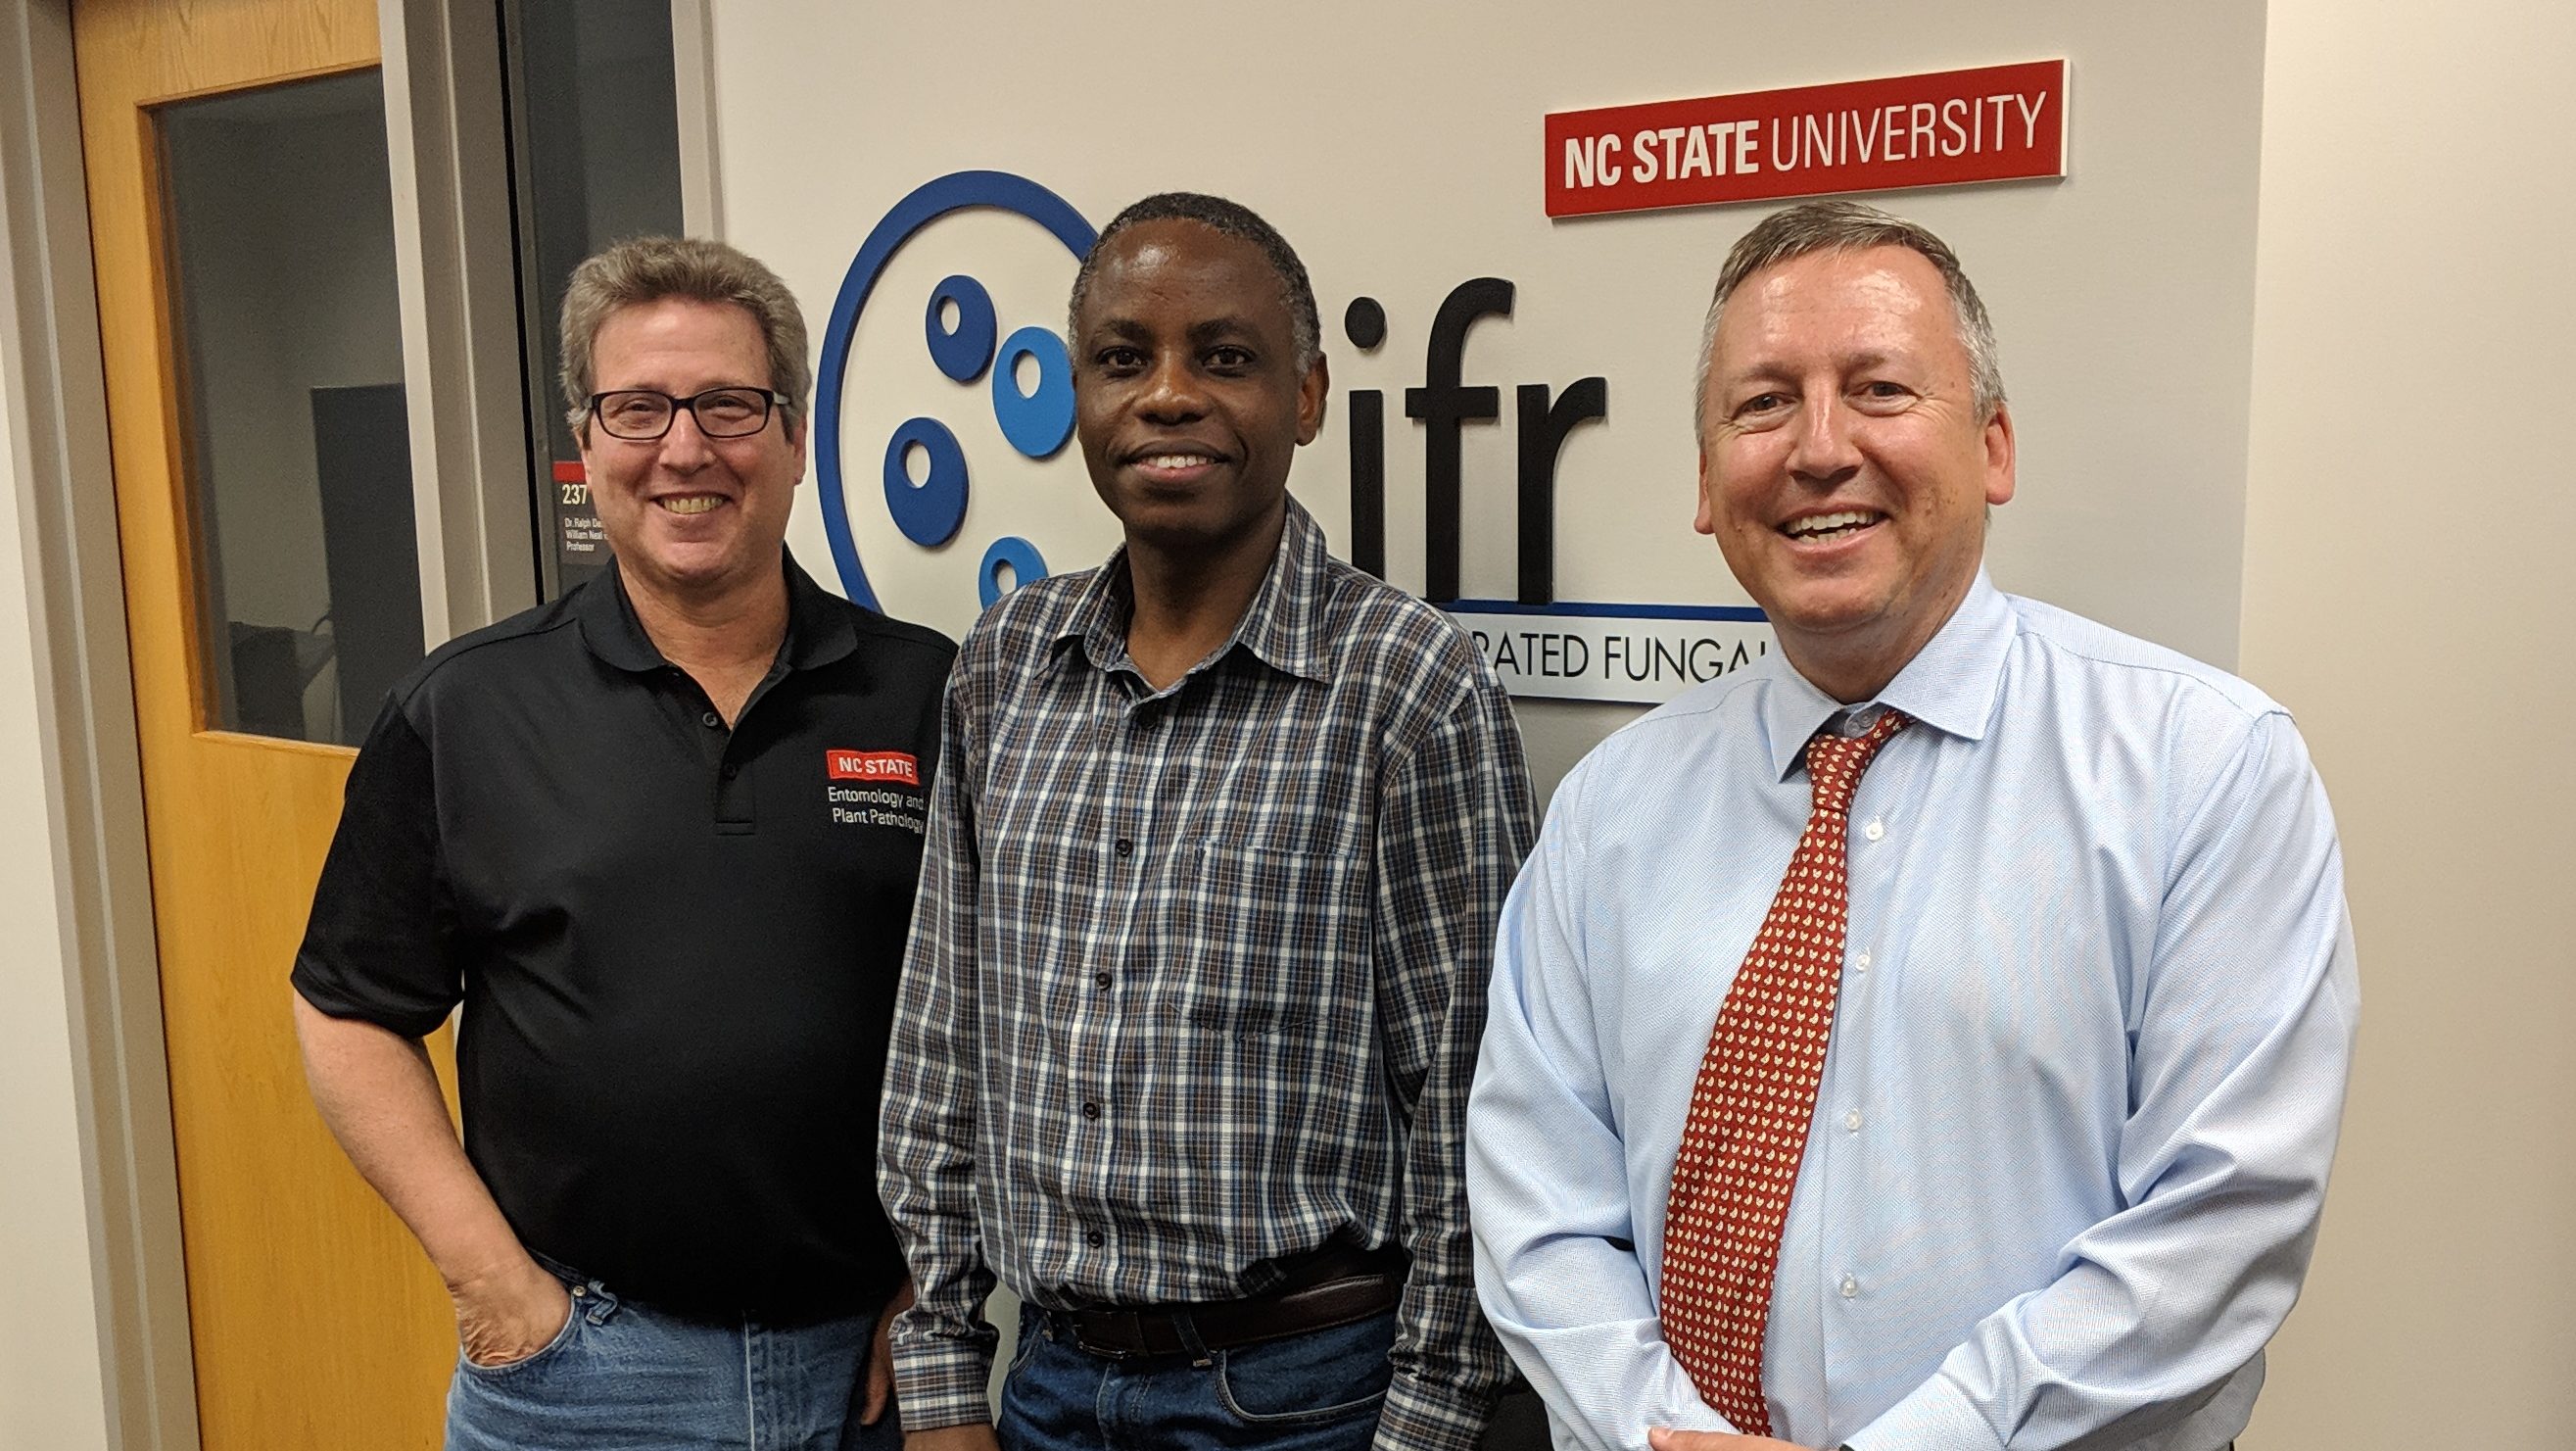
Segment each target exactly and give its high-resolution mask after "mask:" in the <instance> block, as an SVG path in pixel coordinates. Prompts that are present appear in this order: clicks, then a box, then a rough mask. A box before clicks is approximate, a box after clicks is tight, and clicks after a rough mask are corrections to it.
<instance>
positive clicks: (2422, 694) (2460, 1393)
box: [2243, 0, 2576, 1451]
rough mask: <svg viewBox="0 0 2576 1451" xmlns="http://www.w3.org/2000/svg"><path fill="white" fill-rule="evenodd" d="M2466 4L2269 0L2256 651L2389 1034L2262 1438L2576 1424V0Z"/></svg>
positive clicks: (2254, 438) (2248, 584) (2459, 1438)
mask: <svg viewBox="0 0 2576 1451" xmlns="http://www.w3.org/2000/svg"><path fill="white" fill-rule="evenodd" d="M2435 13H2437V12H2434V11H2432V10H2428V9H2421V8H2419V7H2414V6H2396V5H2386V4H2382V5H2374V6H2354V5H2350V4H2346V3H2338V0H2273V3H2272V6H2271V34H2270V46H2269V56H2268V61H2267V66H2266V80H2265V97H2264V100H2265V104H2264V129H2263V189H2262V213H2261V234H2260V244H2259V247H2258V249H2257V264H2256V302H2255V345H2254V413H2253V425H2252V435H2251V448H2250V454H2251V458H2250V468H2249V479H2248V489H2247V492H2248V498H2249V505H2248V517H2247V529H2246V541H2245V621H2244V644H2243V650H2244V653H2243V668H2244V670H2245V673H2246V674H2247V675H2249V676H2251V677H2252V678H2253V679H2254V680H2256V681H2257V682H2259V683H2261V684H2262V685H2263V686H2264V687H2265V688H2266V689H2268V690H2270V691H2272V692H2273V693H2274V694H2275V695H2276V696H2278V697H2279V698H2280V699H2281V700H2283V701H2284V702H2286V703H2287V704H2288V705H2289V706H2290V708H2291V709H2292V710H2294V711H2296V712H2297V713H2298V716H2299V719H2300V723H2301V725H2302V727H2303V729H2304V730H2305V731H2306V733H2307V737H2308V740H2309V742H2310V744H2311V745H2312V747H2313V748H2314V750H2315V754H2316V759H2317V764H2318V766H2319V767H2320V769H2322V770H2323V772H2324V774H2325V778H2326V785H2327V789H2328V791H2329V792H2330V793H2331V794H2332V796H2333V798H2334V804H2335V810H2336V815H2337V818H2338V820H2339V821H2340V824H2341V826H2342V830H2343V840H2344V851H2345V856H2346V867H2347V870H2348V872H2349V890H2350V895H2351V899H2352V904H2353V917H2354V922H2355V930H2356V933H2357V934H2358V937H2359V940H2360V946H2361V967H2362V1033H2361V1040H2362V1041H2361V1058H2360V1064H2359V1071H2358V1075H2357V1077H2356V1079H2355V1082H2354V1087H2353V1094H2352V1099H2351V1103H2350V1107H2349V1108H2348V1110H2347V1112H2346V1115H2345V1126H2344V1140H2343V1149H2342V1153H2341V1155H2340V1157H2339V1159H2338V1161H2337V1165H2336V1171H2335V1184H2334V1189H2333V1193H2332V1197H2331V1198H2330V1200H2329V1202H2328V1206H2327V1212H2326V1225H2325V1232H2324V1236H2323V1239H2322V1241H2321V1243H2320V1244H2319V1247H2318V1251H2317V1259H2316V1265H2315V1269H2314V1271H2313V1272H2312V1274H2311V1276H2310V1278H2309V1283H2308V1294H2307V1297H2306V1299H2305V1300H2304V1301H2303V1302H2302V1303H2301V1304H2300V1306H2299V1308H2298V1311H2297V1313H2295V1314H2294V1315H2293V1316H2292V1317H2291V1319H2290V1323H2289V1326H2288V1328H2287V1329H2286V1330H2285V1331H2284V1332H2283V1333H2282V1335H2281V1337H2280V1339H2279V1341H2278V1342H2277V1345H2276V1349H2275V1353H2274V1356H2273V1361H2272V1388H2271V1389H2270V1391H2268V1392H2267V1393H2266V1395H2265V1396H2264V1399H2263V1401H2262V1403H2261V1405H2260V1407H2259V1409H2258V1410H2257V1411H2256V1414H2255V1420H2254V1427H2253V1432H2252V1434H2250V1435H2249V1436H2247V1438H2246V1440H2245V1446H2246V1451H2303V1448H2308V1447H2356V1448H2373V1447H2401V1446H2404V1447H2411V1446H2416V1445H2423V1444H2442V1445H2455V1446H2477V1447H2488V1448H2494V1451H2544V1448H2548V1451H2555V1448H2561V1447H2564V1446H2566V1445H2568V1444H2569V1442H2570V1441H2571V1439H2576V1431H2571V1430H2570V1426H2571V1424H2576V1373H2571V1370H2576V1052H2571V1051H2570V1048H2569V1042H2568V1040H2569V1035H2570V1032H2571V1030H2576V946H2571V940H2576V939H2571V937H2570V934H2569V927H2568V923H2567V921H2566V914H2565V912H2564V910H2563V909H2562V908H2561V906H2560V904H2561V903H2562V902H2563V901H2564V900H2565V899H2566V898H2567V896H2568V894H2569V888H2568V881H2567V877H2568V873H2569V871H2570V870H2571V869H2576V753H2571V751H2570V749H2569V747H2570V741H2571V737H2576V683H2571V676H2570V673H2569V664H2570V656H2571V650H2570V646H2569V638H2568V632H2569V630H2570V628H2571V626H2576V574H2571V571H2570V568H2569V559H2570V548H2571V544H2576V468H2571V466H2570V464H2569V454H2568V447H2567V446H2568V442H2569V438H2568V435H2569V432H2570V428H2571V424H2572V423H2576V401H2571V398H2570V395H2569V393H2568V391H2567V381H2566V380H2567V376H2568V367H2569V358H2568V348H2569V345H2570V343H2571V341H2576V281H2571V280H2570V279H2571V274H2570V272H2569V270H2568V264H2567V261H2566V259H2565V248H2566V246H2567V243H2568V239H2569V237H2570V236H2571V235H2576V196H2571V186H2570V182H2569V175H2570V173H2569V171H2568V167H2567V164H2566V161H2565V157H2564V154H2563V152H2562V151H2561V150H2560V149H2559V148H2558V147H2557V145H2556V144H2555V142H2554V141H2553V140H2552V138H2555V137H2560V136H2563V135H2564V134H2565V132H2566V130H2567V128H2568V127H2569V126H2570V125H2576V92H2571V90H2570V88H2569V87H2568V84H2567V71H2568V67H2569V64H2570V62H2571V61H2576V12H2571V10H2570V9H2569V8H2568V7H2567V6H2565V5H2563V4H2557V3H2548V0H2504V3H2486V4H2478V5H2461V6H2450V7H2443V8H2442V9H2441V10H2440V11H2439V12H2438V14H2439V16H2440V20H2439V22H2438V24H2436V23H2434V22H2432V21H2431V20H2430V19H2429V17H2430V16H2432V15H2434V14H2435ZM2420 1438H2429V1439H2420Z"/></svg>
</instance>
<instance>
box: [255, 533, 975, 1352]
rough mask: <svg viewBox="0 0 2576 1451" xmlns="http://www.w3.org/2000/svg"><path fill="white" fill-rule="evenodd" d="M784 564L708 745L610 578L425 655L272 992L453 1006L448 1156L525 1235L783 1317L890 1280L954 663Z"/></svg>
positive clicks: (702, 715) (693, 699)
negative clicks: (910, 1026)
mask: <svg viewBox="0 0 2576 1451" xmlns="http://www.w3.org/2000/svg"><path fill="white" fill-rule="evenodd" d="M785 568H786V572H787V586H788V598H789V622H788V631H787V639H786V641H785V643H784V644H783V645H782V646H781V647H780V649H779V654H778V660H777V662H776V663H775V664H774V665H772V666H771V668H770V671H769V674H768V676H767V678H766V679H764V680H763V681H762V682H761V683H760V685H759V687H758V688H757V689H756V690H754V691H753V692H752V695H751V698H750V700H749V702H748V703H747V704H746V705H745V706H744V708H743V710H742V712H741V715H740V717H739V718H738V719H737V721H736V723H735V725H734V727H733V728H732V729H731V730H727V729H726V728H725V726H724V721H723V718H722V717H720V716H719V715H717V714H716V713H715V710H714V709H713V707H712V706H711V705H710V704H709V703H708V700H707V697H706V695H705V693H704V692H703V691H701V690H700V689H699V688H698V686H697V683H696V682H695V681H694V680H692V679H690V678H689V676H688V675H687V674H686V673H685V672H683V671H681V670H680V669H678V668H677V667H675V666H673V665H671V664H669V663H668V662H666V661H665V660H664V659H663V658H662V655H661V652H660V651H658V650H656V649H655V648H654V647H653V642H652V640H651V639H650V638H649V637H647V636H646V635H645V633H644V630H643V627H642V626H641V625H640V624H639V623H638V622H637V620H636V618H635V612H634V609H633V606H632V605H631V604H630V603H629V602H628V600H627V597H626V591H625V587H624V584H623V582H622V581H621V579H620V578H619V576H618V574H617V572H616V571H615V570H614V569H611V570H610V571H609V572H608V573H606V574H603V575H601V576H599V577H598V578H596V579H593V580H591V581H589V582H588V583H586V584H584V585H582V586H581V587H580V588H577V589H575V590H573V591H572V592H571V593H569V594H567V595H565V596H564V597H563V598H561V599H559V600H556V601H555V602H553V603H552V604H548V605H544V606H541V607H540V608H538V609H535V610H531V611H529V612H527V613H526V614H522V615H518V616H515V617H513V618H511V619H508V620H505V621H503V622H501V623H500V624H497V625H494V626H492V627H491V628H489V629H486V630H478V631H476V632H475V633H473V634H470V635H467V636H465V637H463V638H461V639H458V640H456V641H453V642H451V643H450V644H448V645H447V646H445V647H444V648H442V649H440V650H439V651H438V652H437V653H436V654H433V655H432V656H430V657H429V659H428V660H427V661H425V662H423V663H422V665H421V667H420V668H419V669H418V670H416V671H414V672H413V673H412V674H411V675H410V676H409V677H408V678H407V679H405V680H404V681H403V682H402V683H401V684H399V685H397V686H396V687H394V690H393V693H392V695H391V696H390V697H388V699H387V701H386V703H385V709H384V712H383V714H382V715H380V716H379V717H378V718H377V720H376V724H375V727H374V729H373V730H372V731H371V732H370V733H369V735H368V737H367V742H366V745H365V747H364V748H363V749H362V750H361V751H360V752H359V755H358V761H357V765H356V767H355V768H354V769H353V770H351V772H350V774H349V786H348V797H347V804H346V806H345V807H344V809H343V810H342V813H341V817H340V828H339V833H338V835H336V836H335V837H334V838H333V839H332V843H331V853H330V857H329V859H328V860H327V861H326V862H325V864H324V866H323V869H322V881H321V885H320V887H319V889H318V890H317V891H316V892H315V894H314V901H313V915H312V918H311V921H310V924H309V925H308V926H307V927H306V929H305V936H304V945H303V948H302V950H301V951H299V952H298V953H297V955H296V961H295V973H294V982H295V987H296V991H298V992H299V993H301V994H303V996H304V999H305V1001H307V1002H309V1003H311V1004H312V1005H313V1006H314V1007H316V1008H318V1009H320V1010H321V1011H323V1012H325V1013H328V1014H330V1015H332V1016H334V1017H340V1018H359V1019H364V1020H365V1021H368V1022H371V1023H375V1024H378V1025H380V1026H382V1027H385V1028H387V1029H389V1030H391V1031H393V1032H395V1033H398V1034H400V1035H402V1036H404V1037H410V1038H416V1037H419V1036H421V1035H423V1034H426V1033H428V1032H430V1031H431V1030H432V1029H434V1028H436V1027H437V1026H438V1025H439V1023H440V1022H442V1021H444V1020H445V1019H446V1017H447V1015H448V1012H449V1011H450V1009H452V1008H453V1007H455V1006H456V1004H458V1003H459V1002H460V1001H461V1002H462V1003H463V1004H464V1008H465V1012H464V1019H463V1023H462V1026H461V1028H460V1035H459V1038H458V1049H457V1062H458V1068H459V1079H460V1082H459V1088H460V1092H461V1097H462V1099H463V1105H464V1116H465V1146H466V1151H467V1153H468V1154H469V1155H470V1156H471V1157H472V1159H473V1161H474V1166H475V1168H476V1169H477V1170H479V1171H480V1172H481V1173H482V1176H483V1180H484V1182H485V1183H486V1184H488V1185H490V1186H491V1190H492V1194H493V1197H494V1198H495V1199H497V1200H499V1202H500V1205H501V1210H502V1212H503V1213H504V1214H506V1215H507V1216H508V1217H509V1220H510V1223H511V1225H512V1226H513V1227H514V1228H515V1229H516V1230H517V1231H518V1233H519V1236H520V1238H521V1240H522V1241H523V1242H524V1243H525V1244H526V1245H527V1246H528V1247H529V1248H530V1249H533V1250H537V1251H539V1252H541V1253H543V1254H546V1255H548V1256H551V1257H552V1258H554V1259H556V1260H559V1261H562V1262H563V1263H565V1264H567V1265H570V1266H573V1267H575V1268H578V1269H579V1270H581V1271H582V1272H583V1273H585V1274H588V1275H593V1276H596V1277H597V1278H599V1279H600V1280H602V1281H604V1282H606V1283H607V1284H608V1285H609V1287H610V1288H612V1289H614V1290H616V1291H618V1292H619V1293H621V1294H627V1295H632V1296H634V1297H636V1298H638V1299H640V1300H642V1301H645V1302H647V1303H651V1304H658V1305H660V1306H662V1307H664V1308H667V1309H671V1310H674V1311H678V1312H681V1313H684V1314H695V1315H700V1316H706V1317H717V1318H720V1317H731V1316H734V1315H738V1314H748V1315H751V1316H753V1317H755V1318H760V1319H766V1320H773V1321H780V1322H794V1321H802V1320H810V1319H816V1318H824V1317H829V1316H835V1315H840V1314H850V1313H858V1312H861V1311H865V1310H872V1309H874V1308H875V1307H876V1306H877V1305H879V1304H881V1303H882V1302H883V1301H884V1300H885V1298H886V1297H887V1296H888V1295H889V1294H890V1293H891V1292H892V1291H893V1290H894V1288H895V1286H896V1285H898V1284H899V1283H900V1282H901V1280H902V1278H903V1273H904V1269H903V1259H902V1255H901V1253H900V1252H899V1251H898V1249H897V1248H896V1245H895V1240H894V1235H893V1231H892V1230H891V1229H890V1228H889V1227H888V1225H887V1223H886V1219H885V1213H884V1211H883V1210H882V1209H881V1208H880V1207H879V1205H878V1202H877V1192H876V1161H877V1092H878V1087H879V1084H880V1081H881V1080H882V1078H883V1077H884V1073H885V1046H886V1034H887V1031H888V1028H889V1026H890V1023H891V1020H892V1015H893V1008H894V996H895V985H896V978H897V976H898V974H899V972H900V970H901V966H902V963H903V946H904V936H905V931H906V929H907V927H908V926H909V924H910V922H911V918H912V896H913V884H914V880H915V878H916V877H917V876H918V874H919V871H920V865H921V844H922V832H923V826H924V816H925V812H926V808H927V801H928V797H927V794H926V788H927V787H928V784H929V778H930V774H931V769H932V766H933V764H934V762H935V758H936V756H937V753H938V749H939V698H940V688H941V685H942V683H943V682H944V680H945V679H946V677H947V673H948V667H949V663H950V662H951V661H952V660H953V659H954V658H955V656H956V649H955V647H954V646H953V645H951V644H950V643H949V642H948V641H947V640H946V639H945V638H943V637H941V636H940V635H938V634H936V633H934V632H932V631H929V630H925V629H922V628H919V627H918V626H914V625H908V624H904V623H902V622H900V621H896V620H889V619H886V618H885V617H883V616H881V615H877V614H874V613H872V612H870V611H867V610H863V609H861V608H859V607H857V606H855V605H852V604H850V603H849V602H847V601H845V600H842V599H840V598H838V597H837V596H834V595H831V594H828V593H826V592H825V591H823V590H822V589H821V588H819V587H818V586H816V585H815V583H814V582H813V581H812V580H811V579H808V578H807V577H806V576H805V573H804V571H802V570H800V569H798V568H797V567H796V563H795V561H794V560H793V559H789V560H787V561H786V562H785Z"/></svg>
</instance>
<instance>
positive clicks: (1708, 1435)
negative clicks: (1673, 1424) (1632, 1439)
mask: <svg viewBox="0 0 2576 1451" xmlns="http://www.w3.org/2000/svg"><path fill="white" fill-rule="evenodd" d="M1646 1446H1647V1448H1648V1451H1806V1448H1804V1447H1802V1446H1797V1445H1793V1444H1791V1443H1790V1442H1787V1441H1775V1440H1773V1439H1771V1438H1770V1437H1768V1436H1738V1435H1735V1434H1734V1433H1732V1432H1729V1431H1674V1430H1669V1429H1667V1428H1665V1427H1662V1426H1656V1427H1654V1428H1652V1429H1651V1430H1649V1431H1647V1432H1646Z"/></svg>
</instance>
